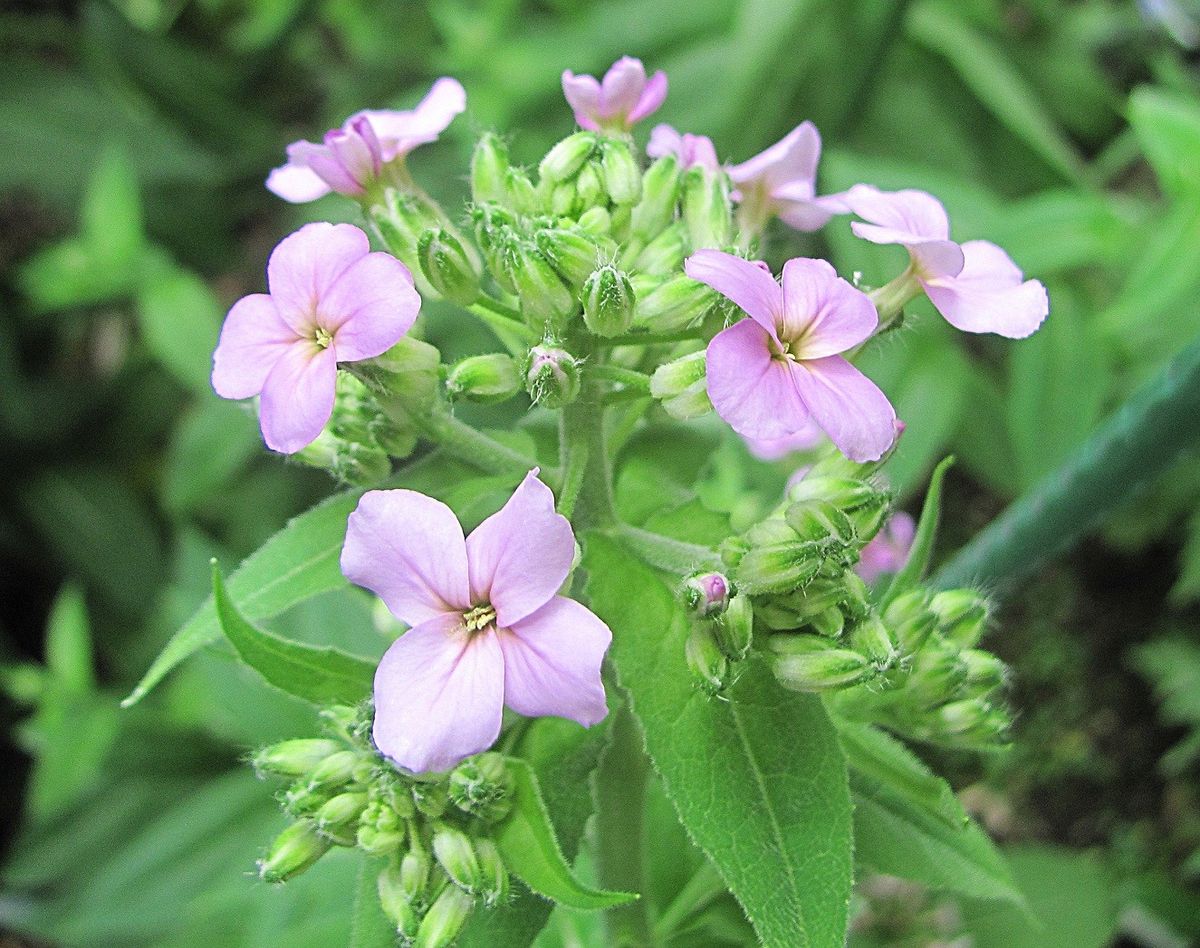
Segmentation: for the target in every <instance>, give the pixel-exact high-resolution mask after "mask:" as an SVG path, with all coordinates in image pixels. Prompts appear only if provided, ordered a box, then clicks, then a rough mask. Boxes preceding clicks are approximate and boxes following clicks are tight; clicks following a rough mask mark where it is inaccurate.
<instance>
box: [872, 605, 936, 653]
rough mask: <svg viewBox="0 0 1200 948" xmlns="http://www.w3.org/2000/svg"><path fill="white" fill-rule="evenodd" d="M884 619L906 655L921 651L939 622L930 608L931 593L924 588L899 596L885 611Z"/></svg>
mask: <svg viewBox="0 0 1200 948" xmlns="http://www.w3.org/2000/svg"><path fill="white" fill-rule="evenodd" d="M883 621H884V622H886V623H887V625H888V627H889V628H890V629H891V630H892V631H893V632H894V633H895V635H896V641H897V642H898V643H899V645H900V648H901V650H902V651H903V652H904V654H906V655H915V654H916V653H917V652H919V651H920V650H921V648H922V647H923V646H924V645H925V643H926V642H927V641H928V640H929V636H930V635H932V634H933V631H934V629H936V628H937V624H938V620H937V616H936V615H934V614H933V612H932V611H931V610H930V609H929V594H928V593H926V592H925V590H923V589H914V590H912V591H911V592H906V593H903V594H902V595H899V596H897V597H896V598H895V599H894V600H893V601H892V602H891V604H890V605H889V606H888V607H887V610H886V611H885V612H884V613H883Z"/></svg>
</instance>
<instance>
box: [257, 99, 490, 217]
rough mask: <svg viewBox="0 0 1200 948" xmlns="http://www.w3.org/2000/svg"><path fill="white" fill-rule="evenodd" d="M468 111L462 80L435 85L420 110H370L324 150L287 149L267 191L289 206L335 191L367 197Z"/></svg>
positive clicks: (307, 145) (296, 145) (328, 139)
mask: <svg viewBox="0 0 1200 948" xmlns="http://www.w3.org/2000/svg"><path fill="white" fill-rule="evenodd" d="M466 107H467V94H466V92H465V91H464V90H463V87H462V85H461V84H460V83H459V82H458V80H457V79H450V78H447V77H443V78H441V79H439V80H438V81H437V82H435V83H434V84H433V88H431V89H430V90H429V93H428V95H426V96H425V98H424V99H422V100H421V102H420V103H419V104H418V105H417V107H416V108H415V109H412V110H411V111H406V112H395V111H390V110H369V109H368V110H366V111H363V112H356V113H355V114H354V115H352V116H350V118H348V119H346V122H345V124H343V125H342V127H341V128H335V129H333V130H332V131H329V132H326V133H325V139H324V141H323V142H322V143H321V144H319V145H318V144H315V143H313V142H307V141H298V142H293V143H292V144H290V145H288V147H287V156H288V161H287V164H286V165H283V166H282V167H279V168H276V169H275V170H274V171H272V172H271V173H270V175H268V176H267V187H268V188H269V189H270V190H271V191H273V192H274V193H275V194H277V195H279V197H281V198H283V199H284V200H285V201H291V202H292V203H294V204H302V203H304V202H306V201H315V200H316V199H317V198H319V197H324V196H325V195H326V194H328V193H329V192H330V191H336V192H337V193H338V194H344V195H346V196H347V197H355V198H357V197H362V195H363V194H365V193H366V192H367V190H368V189H369V188H370V187H371V185H373V184H374V183H375V182H376V181H378V180H379V179H380V176H381V172H383V171H384V170H385V168H386V166H387V165H388V164H389V163H390V162H393V161H395V160H396V159H398V158H403V157H404V156H405V155H407V154H408V153H409V152H410V151H412V150H413V149H414V148H416V147H417V146H418V145H427V144H429V143H430V142H435V141H437V138H438V135H440V134H441V133H442V131H444V130H445V128H446V126H447V125H449V124H450V122H451V121H453V119H454V117H455V116H456V115H458V114H459V113H460V112H462V111H463V109H465V108H466Z"/></svg>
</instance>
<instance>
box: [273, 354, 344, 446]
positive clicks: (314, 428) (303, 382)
mask: <svg viewBox="0 0 1200 948" xmlns="http://www.w3.org/2000/svg"><path fill="white" fill-rule="evenodd" d="M336 387H337V358H336V356H335V355H334V353H333V350H332V349H320V348H318V347H317V345H316V343H314V342H312V341H310V340H308V339H297V340H296V341H295V342H294V343H292V344H291V345H289V346H288V348H287V350H286V351H285V352H284V353H283V354H282V356H280V358H279V360H278V361H277V362H276V363H275V365H274V366H273V367H272V368H271V371H270V372H269V373H267V378H266V380H265V381H264V382H263V389H262V399H261V400H260V402H259V406H258V423H259V426H260V427H261V428H262V433H263V440H264V441H266V443H267V447H268V448H270V449H271V450H272V451H280V452H282V453H283V454H295V453H296V452H297V451H299V450H300V449H301V448H303V447H305V446H306V445H308V444H311V443H312V442H313V441H315V440H316V437H317V435H319V434H320V433H321V429H322V428H324V427H325V423H326V422H327V421H329V416H330V415H332V414H333V398H334V393H335V390H336Z"/></svg>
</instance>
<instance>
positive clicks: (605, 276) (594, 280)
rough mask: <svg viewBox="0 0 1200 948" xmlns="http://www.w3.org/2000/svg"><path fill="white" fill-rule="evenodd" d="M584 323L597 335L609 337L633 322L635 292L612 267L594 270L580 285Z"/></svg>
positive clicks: (622, 273)
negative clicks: (581, 286)
mask: <svg viewBox="0 0 1200 948" xmlns="http://www.w3.org/2000/svg"><path fill="white" fill-rule="evenodd" d="M582 297H583V321H584V322H585V323H587V327H588V329H590V330H591V331H592V332H593V333H595V334H596V335H597V336H603V337H605V338H612V337H613V336H619V335H621V334H622V333H623V332H626V331H628V329H629V327H630V325H632V323H633V311H634V303H635V298H634V293H633V284H632V283H630V282H629V277H628V276H627V275H626V274H625V273H624V272H623V271H621V270H618V269H617V268H616V267H614V266H612V265H606V266H603V267H601V268H600V269H598V270H595V271H594V272H593V273H592V274H591V275H590V276H589V277H588V278H587V281H586V282H585V283H584V284H583V293H582Z"/></svg>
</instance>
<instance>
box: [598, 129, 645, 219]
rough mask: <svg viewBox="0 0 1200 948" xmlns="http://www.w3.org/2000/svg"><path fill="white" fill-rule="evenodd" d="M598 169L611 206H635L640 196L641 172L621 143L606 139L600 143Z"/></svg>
mask: <svg viewBox="0 0 1200 948" xmlns="http://www.w3.org/2000/svg"><path fill="white" fill-rule="evenodd" d="M600 148H601V153H600V167H601V169H602V171H603V173H604V185H605V188H606V190H607V191H608V197H609V200H611V201H612V202H613V204H636V203H637V202H638V200H639V199H640V198H641V196H642V172H641V171H640V170H639V168H638V164H637V161H636V160H635V159H634V157H633V152H632V151H630V148H629V145H628V144H627V143H625V142H623V141H619V140H617V139H613V138H606V139H605V140H604V141H603V142H602V143H601V146H600Z"/></svg>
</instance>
